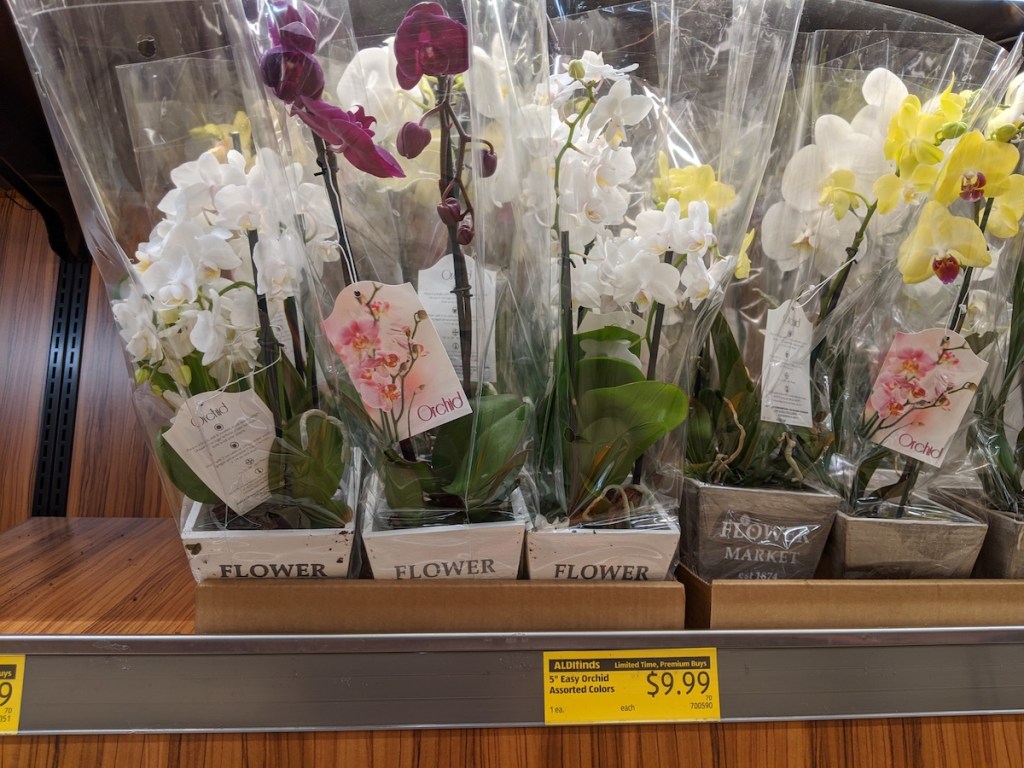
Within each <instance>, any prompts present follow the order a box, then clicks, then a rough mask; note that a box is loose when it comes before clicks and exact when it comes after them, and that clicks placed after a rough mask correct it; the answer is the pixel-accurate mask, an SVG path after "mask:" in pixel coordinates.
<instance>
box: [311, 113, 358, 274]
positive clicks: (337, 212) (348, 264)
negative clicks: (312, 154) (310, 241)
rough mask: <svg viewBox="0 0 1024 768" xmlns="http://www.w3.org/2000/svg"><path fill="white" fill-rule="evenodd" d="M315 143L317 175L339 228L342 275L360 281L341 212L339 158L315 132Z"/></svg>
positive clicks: (336, 225) (335, 223)
mask: <svg viewBox="0 0 1024 768" xmlns="http://www.w3.org/2000/svg"><path fill="white" fill-rule="evenodd" d="M313 145H314V146H315V147H316V164H317V166H318V167H319V168H320V172H319V173H318V174H317V175H318V176H322V177H323V179H324V188H325V189H326V190H327V199H328V200H329V201H330V203H331V213H332V214H334V226H335V227H336V228H337V230H338V250H339V251H341V271H342V276H343V277H344V280H345V285H352V283H355V282H358V281H359V272H358V270H357V269H356V262H355V259H354V258H353V257H352V244H351V243H350V242H349V240H348V230H347V229H346V228H345V218H344V216H342V212H341V195H340V194H339V192H338V159H337V158H336V157H335V156H334V153H333V152H331V151H330V150H328V149H327V144H326V143H325V142H324V140H323V139H322V138H320V137H319V136H317V135H316V134H315V133H314V134H313Z"/></svg>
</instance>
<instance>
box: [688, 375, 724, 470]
mask: <svg viewBox="0 0 1024 768" xmlns="http://www.w3.org/2000/svg"><path fill="white" fill-rule="evenodd" d="M711 394H712V393H711V392H710V391H709V390H707V389H705V390H702V391H701V392H700V393H698V395H697V397H695V398H693V399H692V400H690V412H689V414H687V417H686V455H687V460H688V462H689V463H690V464H696V463H710V461H711V460H712V459H713V458H714V454H715V444H714V415H713V414H714V410H713V408H714V407H715V406H712V407H708V405H707V404H706V400H707V397H708V396H709V395H711ZM715 405H717V403H716V404H715Z"/></svg>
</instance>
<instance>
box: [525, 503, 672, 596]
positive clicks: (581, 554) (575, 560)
mask: <svg viewBox="0 0 1024 768" xmlns="http://www.w3.org/2000/svg"><path fill="white" fill-rule="evenodd" d="M651 523H653V525H652V524H651ZM651 523H649V524H648V525H649V527H645V528H635V529H609V528H569V527H556V526H551V525H549V524H547V522H546V521H544V520H543V519H542V520H541V525H540V526H535V527H533V528H531V530H529V531H528V532H527V534H526V563H527V568H528V570H529V576H530V578H531V579H572V580H581V581H664V580H665V579H667V578H669V577H670V574H671V572H672V568H673V566H674V565H675V562H676V554H677V552H678V549H679V524H678V522H676V520H675V519H674V517H673V516H672V515H670V514H669V513H668V512H666V511H665V510H663V509H660V508H659V510H658V511H657V515H656V519H655V520H653V521H651Z"/></svg>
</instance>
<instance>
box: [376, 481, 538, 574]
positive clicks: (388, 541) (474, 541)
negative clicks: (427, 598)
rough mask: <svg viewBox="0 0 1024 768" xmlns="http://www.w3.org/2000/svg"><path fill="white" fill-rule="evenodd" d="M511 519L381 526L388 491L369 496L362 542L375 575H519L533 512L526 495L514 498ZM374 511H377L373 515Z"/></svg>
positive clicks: (385, 511) (518, 495) (515, 492)
mask: <svg viewBox="0 0 1024 768" xmlns="http://www.w3.org/2000/svg"><path fill="white" fill-rule="evenodd" d="M511 502H512V519H510V520H507V521H506V520H501V521H497V522H491V523H474V524H472V525H433V526H425V527H422V528H401V529H386V528H382V527H381V526H380V525H379V523H378V521H379V520H380V519H383V517H384V516H385V515H386V513H387V508H386V506H385V504H386V503H385V502H384V498H383V494H379V493H378V492H376V489H371V490H370V492H369V493H368V494H367V503H366V509H367V512H366V514H364V519H363V544H364V546H365V547H366V556H367V559H368V560H369V561H370V568H371V569H372V571H373V577H374V578H375V579H515V578H518V576H519V569H520V564H521V562H522V558H523V536H524V535H525V533H526V523H527V520H528V519H529V515H528V513H527V510H526V503H525V501H524V499H523V496H522V494H521V493H520V492H519V491H518V490H516V491H514V492H513V494H512V496H511ZM370 510H373V513H370Z"/></svg>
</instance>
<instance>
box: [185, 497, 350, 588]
mask: <svg viewBox="0 0 1024 768" xmlns="http://www.w3.org/2000/svg"><path fill="white" fill-rule="evenodd" d="M185 503H186V505H187V508H188V512H187V516H186V518H185V525H184V527H183V528H182V531H181V540H182V543H183V544H184V545H185V553H186V554H187V555H188V563H189V566H190V567H191V568H192V574H193V575H194V576H195V578H196V580H197V581H205V580H207V579H230V578H236V579H288V578H291V579H295V578H299V579H330V578H345V577H346V576H348V571H349V561H350V559H351V556H352V543H353V541H354V540H355V532H356V529H355V524H354V523H349V524H348V525H346V526H345V527H344V528H306V529H292V530H272V531H263V530H253V531H223V530H198V531H197V530H195V527H196V522H197V521H198V520H199V516H200V514H201V512H202V509H203V505H202V504H200V503H199V502H194V501H191V500H186V502H185Z"/></svg>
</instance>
